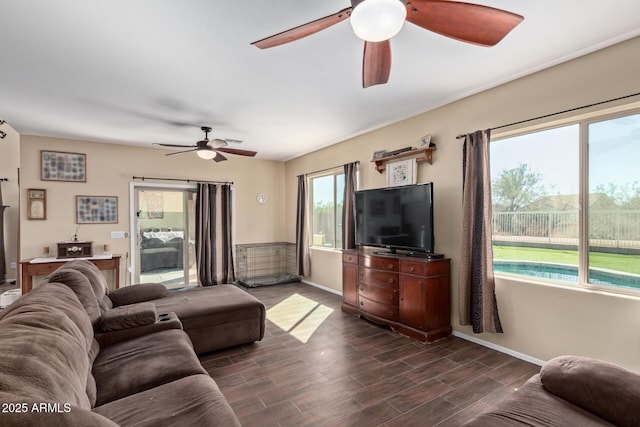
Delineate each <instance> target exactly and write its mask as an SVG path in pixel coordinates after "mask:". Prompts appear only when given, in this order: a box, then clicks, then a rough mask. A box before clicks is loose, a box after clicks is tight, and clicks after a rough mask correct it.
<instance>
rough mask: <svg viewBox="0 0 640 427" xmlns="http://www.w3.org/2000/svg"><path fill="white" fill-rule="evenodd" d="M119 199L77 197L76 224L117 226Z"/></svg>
mask: <svg viewBox="0 0 640 427" xmlns="http://www.w3.org/2000/svg"><path fill="white" fill-rule="evenodd" d="M117 222H118V197H116V196H76V224H115V223H117Z"/></svg>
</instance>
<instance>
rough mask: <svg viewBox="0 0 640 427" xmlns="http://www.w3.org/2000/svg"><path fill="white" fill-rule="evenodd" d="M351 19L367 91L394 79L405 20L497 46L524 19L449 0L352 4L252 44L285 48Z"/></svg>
mask: <svg viewBox="0 0 640 427" xmlns="http://www.w3.org/2000/svg"><path fill="white" fill-rule="evenodd" d="M391 17H395V18H394V19H391ZM347 18H350V21H351V26H352V27H353V29H354V32H355V33H356V35H357V36H358V37H360V38H362V39H363V40H364V41H365V45H364V55H363V56H364V58H363V62H362V86H363V87H365V88H367V87H369V86H374V85H379V84H385V83H387V81H388V80H389V74H390V72H391V42H390V39H391V38H392V37H393V36H395V35H396V34H397V33H398V32H399V31H400V29H401V28H402V25H403V23H404V21H405V20H406V21H409V22H411V23H412V24H415V25H417V26H419V27H421V28H424V29H426V30H429V31H433V32H435V33H438V34H440V35H443V36H446V37H450V38H452V39H456V40H459V41H463V42H467V43H472V44H476V45H480V46H494V45H495V44H497V43H498V42H500V40H502V39H503V38H504V37H505V36H506V35H507V34H509V32H510V31H511V30H513V29H514V28H515V27H516V26H517V25H518V24H519V23H520V22H522V20H523V19H524V17H522V16H521V15H518V14H515V13H512V12H508V11H506V10H502V9H496V8H493V7H489V6H483V5H479V4H474V3H465V2H458V1H449V0H351V7H347V8H345V9H342V10H341V11H339V12H336V13H334V14H332V15H328V16H325V17H324V18H320V19H316V20H315V21H311V22H308V23H306V24H303V25H300V26H297V27H295V28H292V29H290V30H287V31H283V32H281V33H278V34H275V35H273V36H270V37H266V38H264V39H261V40H258V41H255V42H253V43H251V44H252V45H254V46H256V47H258V48H260V49H267V48H271V47H275V46H279V45H282V44H285V43H289V42H292V41H295V40H299V39H301V38H303V37H306V36H309V35H311V34H314V33H317V32H318V31H321V30H324V29H326V28H329V27H331V26H333V25H335V24H337V23H339V22H342V21H344V20H345V19H347ZM392 21H395V22H392Z"/></svg>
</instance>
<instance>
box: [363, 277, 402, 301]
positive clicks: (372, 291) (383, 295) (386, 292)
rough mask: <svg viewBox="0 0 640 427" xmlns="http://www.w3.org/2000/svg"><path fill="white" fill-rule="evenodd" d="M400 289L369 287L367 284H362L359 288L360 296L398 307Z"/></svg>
mask: <svg viewBox="0 0 640 427" xmlns="http://www.w3.org/2000/svg"><path fill="white" fill-rule="evenodd" d="M399 294H400V292H398V288H394V289H389V288H380V287H378V286H372V285H368V284H366V283H362V282H361V283H360V286H359V287H358V295H359V296H361V297H365V298H367V299H369V300H372V301H376V302H379V303H383V304H393V305H398V302H399V298H398V295H399Z"/></svg>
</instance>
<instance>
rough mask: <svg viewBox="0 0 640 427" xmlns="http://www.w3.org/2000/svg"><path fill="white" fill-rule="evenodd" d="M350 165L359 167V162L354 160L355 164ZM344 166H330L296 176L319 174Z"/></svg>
mask: <svg viewBox="0 0 640 427" xmlns="http://www.w3.org/2000/svg"><path fill="white" fill-rule="evenodd" d="M351 163H355V164H357V165H360V160H356V161H355V162H351ZM345 164H348V163H345ZM345 164H342V165H337V166H332V167H330V168H324V169H320V170H317V171H313V172H307V173H301V174H300V175H298V176H306V175H313V174H314V173H320V172H326V171H330V170H331V169H337V168H339V167H340V166H344V165H345Z"/></svg>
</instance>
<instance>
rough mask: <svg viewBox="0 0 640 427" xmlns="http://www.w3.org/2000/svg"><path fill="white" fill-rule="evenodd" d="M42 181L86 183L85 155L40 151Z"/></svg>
mask: <svg viewBox="0 0 640 427" xmlns="http://www.w3.org/2000/svg"><path fill="white" fill-rule="evenodd" d="M40 179H41V180H42V181H70V182H87V155H86V154H81V153H65V152H60V151H46V150H42V151H40Z"/></svg>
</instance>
